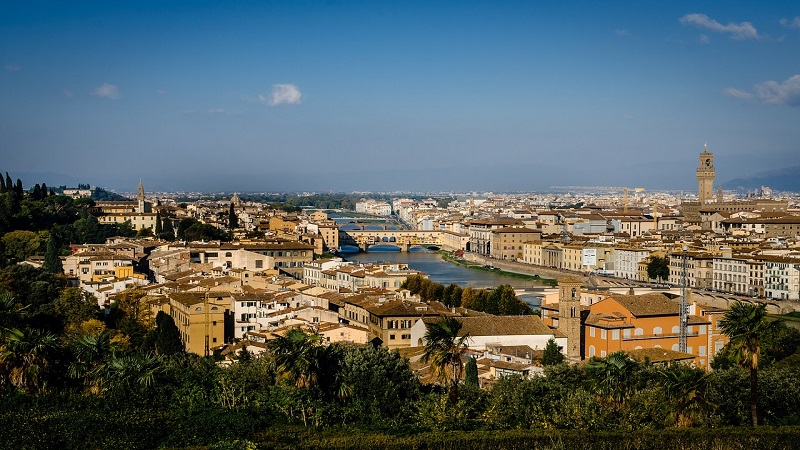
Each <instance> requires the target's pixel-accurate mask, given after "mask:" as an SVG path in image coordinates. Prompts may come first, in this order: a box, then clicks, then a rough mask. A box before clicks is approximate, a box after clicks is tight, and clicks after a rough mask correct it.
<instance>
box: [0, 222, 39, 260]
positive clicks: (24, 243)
mask: <svg viewBox="0 0 800 450" xmlns="http://www.w3.org/2000/svg"><path fill="white" fill-rule="evenodd" d="M2 241H3V247H4V249H5V256H6V258H8V261H9V262H20V261H25V260H26V259H28V258H29V257H31V256H33V255H36V254H40V255H41V253H39V252H40V251H41V248H42V239H41V238H40V236H39V234H38V233H35V232H33V231H25V230H15V231H10V232H8V233H6V234H4V235H3V237H2Z"/></svg>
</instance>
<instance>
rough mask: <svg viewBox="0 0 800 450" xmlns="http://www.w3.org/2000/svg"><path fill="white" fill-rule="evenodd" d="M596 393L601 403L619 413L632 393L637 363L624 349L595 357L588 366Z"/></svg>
mask: <svg viewBox="0 0 800 450" xmlns="http://www.w3.org/2000/svg"><path fill="white" fill-rule="evenodd" d="M586 369H587V371H588V372H589V376H590V379H591V382H592V386H593V388H594V391H595V393H596V394H597V396H598V397H599V399H600V401H601V403H603V404H605V405H606V406H608V407H609V408H610V409H611V412H612V413H618V412H619V411H620V410H621V409H622V407H623V406H624V405H625V401H626V400H627V399H628V396H629V395H630V393H631V383H632V377H633V375H634V372H635V371H636V369H637V364H636V362H635V361H634V360H632V359H631V358H630V357H629V356H628V354H627V353H625V352H624V351H618V352H614V353H611V354H610V355H608V357H606V358H601V359H595V360H593V361H591V362H590V363H589V364H588V365H587V366H586Z"/></svg>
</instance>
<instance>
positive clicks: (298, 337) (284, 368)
mask: <svg viewBox="0 0 800 450" xmlns="http://www.w3.org/2000/svg"><path fill="white" fill-rule="evenodd" d="M270 349H271V350H272V354H273V356H274V358H275V364H276V367H277V369H278V373H279V374H281V375H282V376H284V377H286V378H287V379H288V380H289V381H290V382H291V383H292V384H294V385H295V386H297V387H305V388H307V387H310V386H313V385H315V384H317V382H318V380H319V375H320V373H321V372H322V371H323V367H322V366H321V364H322V363H324V361H322V360H323V358H322V341H321V340H320V336H319V335H318V334H309V333H306V332H305V331H303V330H301V329H299V328H293V329H291V330H289V331H288V332H286V334H285V335H283V336H279V337H278V338H277V339H275V340H273V341H272V342H271V343H270Z"/></svg>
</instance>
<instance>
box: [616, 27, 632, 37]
mask: <svg viewBox="0 0 800 450" xmlns="http://www.w3.org/2000/svg"><path fill="white" fill-rule="evenodd" d="M614 34H616V35H617V36H621V37H626V36H630V35H631V32H630V30H626V29H619V30H614Z"/></svg>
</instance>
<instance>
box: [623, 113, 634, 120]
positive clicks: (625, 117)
mask: <svg viewBox="0 0 800 450" xmlns="http://www.w3.org/2000/svg"><path fill="white" fill-rule="evenodd" d="M622 118H623V119H625V120H633V119H634V117H633V116H632V115H630V114H628V113H625V114H623V115H622Z"/></svg>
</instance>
